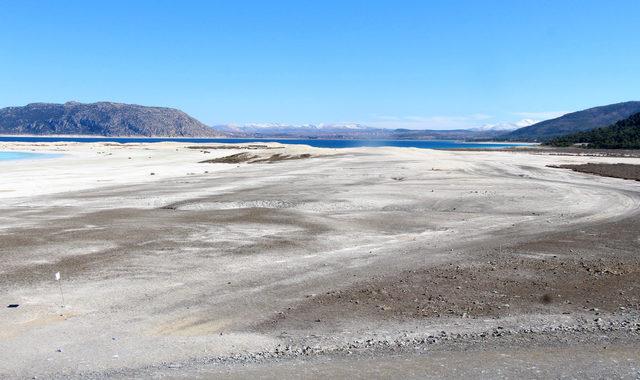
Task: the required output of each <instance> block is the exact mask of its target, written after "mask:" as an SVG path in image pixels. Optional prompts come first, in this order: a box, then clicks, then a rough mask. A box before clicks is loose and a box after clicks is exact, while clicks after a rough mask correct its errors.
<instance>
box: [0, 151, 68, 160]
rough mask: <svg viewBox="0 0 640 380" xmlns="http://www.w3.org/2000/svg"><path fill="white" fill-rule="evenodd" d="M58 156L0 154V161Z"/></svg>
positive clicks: (17, 153)
mask: <svg viewBox="0 0 640 380" xmlns="http://www.w3.org/2000/svg"><path fill="white" fill-rule="evenodd" d="M59 156H60V154H45V153H31V152H0V161H9V160H27V159H42V158H54V157H59Z"/></svg>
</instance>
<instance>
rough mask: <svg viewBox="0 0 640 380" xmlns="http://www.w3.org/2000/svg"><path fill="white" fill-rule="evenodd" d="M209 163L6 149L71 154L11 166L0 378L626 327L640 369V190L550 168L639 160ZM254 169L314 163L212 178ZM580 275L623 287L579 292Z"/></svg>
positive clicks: (490, 156) (110, 152) (140, 149)
mask: <svg viewBox="0 0 640 380" xmlns="http://www.w3.org/2000/svg"><path fill="white" fill-rule="evenodd" d="M191 145H194V144H177V143H160V144H134V145H120V144H104V143H98V144H73V143H60V144H22V143H0V150H24V151H32V150H33V151H38V152H56V153H63V154H64V157H62V158H57V159H53V160H40V161H37V160H28V161H27V160H25V161H19V162H18V161H16V162H0V170H1V171H2V182H0V256H1V257H2V261H1V264H0V272H1V273H2V276H1V277H0V287H1V289H2V291H1V292H0V299H1V302H2V303H4V304H7V305H8V304H13V303H16V304H19V305H20V306H19V307H18V308H12V309H8V308H5V307H4V306H3V308H2V309H1V310H2V311H1V312H0V354H1V355H0V356H2V357H3V359H4V360H2V362H0V374H3V375H4V376H18V377H21V376H33V375H40V376H42V375H52V376H63V375H65V374H67V375H68V374H84V375H87V374H92V375H95V376H98V377H99V376H108V375H118V374H120V375H123V376H125V377H126V376H127V375H130V374H142V376H144V375H149V374H152V373H156V372H157V371H169V374H170V375H171V374H173V375H175V374H177V373H173V372H171V371H172V370H175V369H176V368H181V369H182V370H183V371H185V372H184V373H187V374H192V375H193V374H194V373H195V372H189V371H197V370H198V369H199V368H203V366H206V368H207V369H206V370H208V371H212V373H215V374H217V375H221V374H227V375H229V374H230V373H233V365H234V364H233V363H234V362H235V361H234V360H237V361H241V362H243V361H247V360H248V361H254V360H258V359H259V361H260V363H261V364H258V365H259V366H262V367H261V368H267V369H269V368H272V367H270V366H273V365H274V364H273V363H274V362H273V360H274V359H273V358H272V357H279V358H282V360H286V359H287V358H289V357H293V358H297V357H299V356H300V355H302V356H303V357H305V355H316V356H318V355H320V356H322V355H325V354H327V355H329V354H330V355H339V356H340V357H341V359H340V360H346V359H344V358H343V357H344V355H350V354H351V353H353V354H358V353H359V354H362V355H373V356H374V357H375V356H376V355H378V354H377V352H379V351H380V350H382V351H380V352H381V353H380V355H386V354H385V353H384V352H386V351H385V350H388V349H389V345H388V344H386V343H384V342H391V343H390V344H391V345H394V344H397V343H398V342H405V340H406V342H410V343H406V342H405V343H406V344H405V343H403V344H402V345H401V346H399V347H403V346H404V345H412V346H417V347H419V349H420V351H422V350H426V352H428V351H429V350H428V348H429V347H431V346H430V345H431V344H432V343H433V342H432V341H431V340H432V338H429V337H430V336H431V337H435V336H436V335H438V334H441V332H442V331H444V332H446V334H445V336H447V337H451V336H456V335H455V334H458V336H459V337H458V338H454V339H452V342H454V343H455V342H457V340H456V339H458V340H463V341H470V342H473V341H474V339H480V342H482V339H484V338H483V337H481V338H482V339H481V338H478V337H479V336H481V334H483V333H486V331H495V329H496V328H498V327H500V329H501V330H502V329H506V330H513V331H516V332H518V331H520V334H524V333H523V332H522V331H521V330H526V329H544V328H560V331H563V330H562V329H564V328H568V327H567V326H569V327H570V326H579V325H584V326H586V325H590V324H593V323H596V324H598V323H608V322H607V321H609V319H611V321H612V322H611V323H612V326H618V325H619V326H622V327H620V328H616V329H615V330H616V334H618V335H621V336H623V337H626V338H625V339H627V341H625V342H624V344H625V346H624V347H628V345H629V344H630V345H631V347H638V345H637V343H638V338H637V332H636V330H633V329H634V328H635V327H634V326H636V325H634V323H637V321H638V300H637V296H635V295H634V294H637V291H638V289H637V288H636V287H637V285H638V284H637V282H638V277H639V276H638V272H637V270H638V268H639V267H640V266H638V263H637V260H638V256H637V253H638V247H639V245H640V240H639V239H640V236H637V235H638V232H637V231H638V229H636V228H634V227H633V226H636V224H634V223H636V222H637V220H638V208H639V205H640V193H639V189H638V184H637V182H633V181H625V180H621V179H613V178H603V177H596V176H591V175H588V174H580V173H574V172H571V171H567V170H563V169H554V168H548V167H547V165H559V164H579V163H586V162H605V163H606V162H625V163H635V164H638V163H640V159H638V158H609V157H607V158H594V157H572V156H563V157H557V156H547V155H530V154H526V153H513V152H461V151H458V152H445V151H431V150H420V149H407V148H360V149H338V150H334V149H314V148H309V147H303V146H295V147H292V146H286V147H285V146H281V145H277V144H270V147H271V148H273V149H264V148H262V147H259V148H258V149H246V148H247V147H236V148H234V149H215V147H212V146H210V147H202V148H197V149H192V148H193V147H191V148H189V146H191ZM243 152H251V154H252V155H257V156H259V157H264V158H271V157H273V155H274V154H279V155H284V156H287V157H294V158H297V157H300V156H301V155H303V157H300V159H290V160H280V159H277V160H265V161H264V162H256V163H246V162H238V163H201V161H205V160H212V159H215V158H219V157H226V156H230V155H234V154H238V153H243ZM307 155H310V158H307ZM254 161H255V159H254ZM615 223H622V224H621V225H618V226H617V227H616V224H615ZM601 226H610V227H607V228H608V229H607V231H608V232H607V233H609V234H610V235H611V234H614V233H619V234H622V235H620V236H613V235H611V236H609V235H607V236H609V237H608V239H610V240H611V241H612V242H613V243H611V244H605V243H606V242H605V241H604V240H603V239H598V238H597V236H605V232H606V231H604V230H601V229H597V228H601ZM621 226H627V229H628V231H627V232H624V233H623V231H624V230H625V228H622V227H621ZM629 226H632V227H629ZM593 228H596V230H593V231H592V232H590V233H587V232H584V231H589V229H593ZM602 228H604V227H602ZM603 231H604V232H603ZM554 234H555V235H554ZM599 234H600V235H599ZM594 236H595V237H594ZM545 239H546V240H545ZM589 239H591V240H589ZM545 242H546V243H545ZM536 244H537V245H536ZM599 244H600V245H599ZM599 252H600V253H602V252H604V253H605V254H604V255H602V254H599ZM603 258H605V259H607V260H608V261H606V262H602V261H598V260H602V259H603ZM598 265H600V266H598ZM616 265H617V266H616ZM590 266H591V267H592V268H593V272H589V271H586V269H585V267H587V268H589V267H590ZM496 270H497V271H498V272H496ZM581 270H585V271H586V273H592V274H593V273H596V271H599V273H601V275H599V276H597V277H595V278H594V277H589V275H588V274H585V276H586V277H585V278H583V279H582V280H581V281H586V282H589V281H596V282H595V283H594V284H596V285H597V284H599V282H598V281H608V282H606V284H605V285H603V286H595V285H594V286H593V289H594V290H593V292H595V293H593V297H587V296H585V295H584V292H582V293H580V292H577V291H573V292H569V291H567V290H566V289H562V288H563V287H565V285H566V283H564V282H562V281H559V282H558V280H557V279H558V277H559V276H560V277H561V278H563V277H566V278H570V277H571V275H572V273H574V272H576V271H581ZM57 271H60V272H61V274H62V277H63V279H62V287H63V291H64V299H65V302H64V303H65V305H64V307H61V306H60V304H61V299H60V293H59V289H58V286H57V285H58V284H56V283H55V281H54V280H53V274H54V273H55V272H57ZM607 271H608V272H607ZM492 273H500V275H499V276H495V275H493V274H492ZM580 273H582V272H580ZM621 276H622V277H621ZM553 279H555V280H556V282H554V281H552V280H553ZM614 279H615V281H614ZM509 281H511V282H509ZM616 281H617V282H616ZM390 284H392V286H390ZM385 286H386V287H385ZM577 286H578V285H576V284H572V287H577ZM605 288H606V290H607V291H610V292H611V294H612V296H607V297H604V295H603V296H602V297H600V298H598V297H597V294H596V293H597V292H598V291H599V290H598V289H605ZM518 289H526V291H524V290H523V291H518ZM620 292H622V294H620ZM603 294H604V293H603ZM616 294H618V295H619V297H617V298H616V296H615V295H616ZM563 297H564V298H563ZM612 297H613V298H612ZM605 299H606V300H609V301H611V302H605V301H604V300H605ZM598 300H600V301H598ZM587 301H589V302H587ZM567 302H568V303H567ZM591 302H595V303H598V302H599V303H600V304H602V305H604V306H602V305H594V304H592V303H591ZM592 309H594V310H592ZM594 314H597V315H596V316H595V317H594ZM598 318H601V321H595V322H594V320H596V319H598ZM603 318H604V319H603ZM598 326H599V325H594V328H595V329H597V328H599V327H598ZM518 329H520V330H518ZM621 329H622V330H624V331H625V333H622V334H621V333H620V331H622V330H621ZM625 329H626V330H625ZM619 330H620V331H619ZM627 330H628V331H629V332H628V334H627V333H626V331H627ZM554 331H555V330H554ZM598 331H599V330H598ZM464 334H469V335H468V336H467V337H466V338H465V335H464ZM474 334H476V335H474ZM499 336H500V335H499ZM442 338H443V337H442V336H439V335H438V338H437V339H436V340H437V341H447V340H448V339H442ZM494 338H495V337H494ZM495 339H498V338H495ZM505 339H507V340H508V338H505ZM585 339H586V340H587V341H588V342H586V343H585V344H597V342H595V343H594V342H592V341H591V340H590V339H591V338H589V337H587V338H585ZM507 340H505V341H507ZM574 340H575V341H580V339H579V338H578V337H576V338H575V339H574ZM628 340H630V341H628ZM369 341H370V342H373V343H371V344H369V343H364V342H369ZM379 342H382V343H379ZM500 342H503V343H499V344H498V343H495V344H494V345H495V346H496V347H498V346H501V345H503V344H504V341H500ZM452 344H453V343H452ZM456 344H457V343H456ZM479 344H480V343H479ZM482 344H484V343H482ZM492 344H493V343H492ZM513 344H514V345H516V346H518V347H521V346H523V345H525V343H522V342H519V341H517V340H514V341H513ZM307 347H308V348H307ZM625 349H626V348H625ZM352 351H353V352H352ZM383 351H384V352H383ZM411 352H412V353H411V355H414V353H413V351H411ZM625 352H626V351H625ZM256 353H258V355H256ZM406 355H409V354H406ZM229 357H236V359H228V358H229ZM256 358H257V359H256ZM423 359H424V358H422V357H421V358H420V359H419V360H417V361H416V362H419V361H420V360H423ZM638 362H640V360H636V362H635V364H637V363H638ZM207 363H209V364H207ZM211 363H213V364H211ZM216 363H223V364H220V365H225V366H232V367H231V368H232V369H231V370H230V372H229V371H226V372H223V373H219V372H216V371H219V367H216V365H217V364H216ZM635 364H634V365H635ZM225 368H227V367H225ZM273 368H276V367H273ZM276 373H278V372H277V370H274V372H271V374H272V375H274V374H276ZM262 374H263V375H264V373H262ZM267 374H269V372H267Z"/></svg>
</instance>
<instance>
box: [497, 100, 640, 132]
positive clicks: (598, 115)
mask: <svg viewBox="0 0 640 380" xmlns="http://www.w3.org/2000/svg"><path fill="white" fill-rule="evenodd" d="M636 112H640V102H624V103H617V104H610V105H607V106H601V107H594V108H589V109H586V110H583V111H578V112H572V113H568V114H566V115H564V116H561V117H558V118H556V119H551V120H545V121H542V122H540V123H537V124H533V125H531V126H528V127H524V128H520V129H516V130H515V131H513V132H510V133H507V134H505V135H502V136H500V137H501V139H504V140H511V141H546V140H549V139H551V138H554V137H558V136H562V135H566V134H570V133H575V132H582V131H588V130H591V129H595V128H600V127H606V126H608V125H611V124H613V123H615V122H616V121H618V120H622V119H624V118H627V117H629V116H631V115H632V114H634V113H636Z"/></svg>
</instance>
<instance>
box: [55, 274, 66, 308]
mask: <svg viewBox="0 0 640 380" xmlns="http://www.w3.org/2000/svg"><path fill="white" fill-rule="evenodd" d="M56 281H57V282H58V287H59V288H60V298H62V307H64V295H63V294H62V283H61V282H60V272H56Z"/></svg>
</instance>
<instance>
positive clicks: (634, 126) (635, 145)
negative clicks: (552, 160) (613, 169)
mask: <svg viewBox="0 0 640 380" xmlns="http://www.w3.org/2000/svg"><path fill="white" fill-rule="evenodd" d="M573 144H585V145H586V147H587V148H602V149H640V113H636V114H633V115H631V116H630V117H628V118H626V119H624V120H620V121H618V122H617V123H615V124H613V125H611V126H608V127H604V128H597V129H594V130H591V131H587V132H578V133H574V134H570V135H566V136H561V137H557V138H555V139H552V140H551V141H549V143H548V145H553V146H570V145H573Z"/></svg>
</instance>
